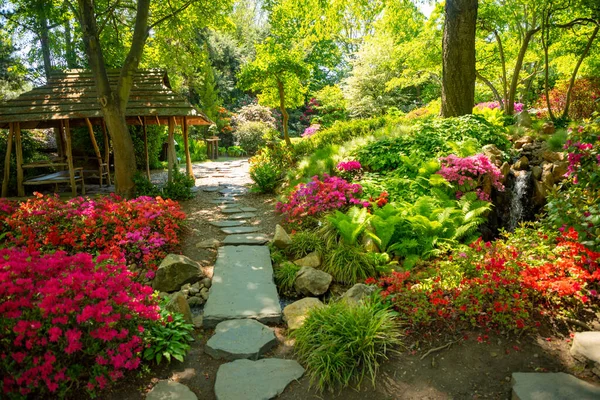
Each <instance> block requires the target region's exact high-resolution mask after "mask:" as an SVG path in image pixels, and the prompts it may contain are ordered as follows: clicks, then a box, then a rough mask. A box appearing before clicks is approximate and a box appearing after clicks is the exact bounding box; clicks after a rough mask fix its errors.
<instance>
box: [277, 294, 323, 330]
mask: <svg viewBox="0 0 600 400" xmlns="http://www.w3.org/2000/svg"><path fill="white" fill-rule="evenodd" d="M319 307H323V303H322V302H321V300H319V299H317V298H316V297H305V298H303V299H302V300H298V301H295V302H293V303H292V304H289V305H288V306H286V307H285V308H284V309H283V320H284V321H285V322H286V323H287V326H288V329H289V330H294V329H298V328H300V327H301V326H302V324H304V320H305V319H306V317H307V316H308V313H309V312H310V310H312V309H314V308H319Z"/></svg>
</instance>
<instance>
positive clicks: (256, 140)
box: [233, 121, 273, 154]
mask: <svg viewBox="0 0 600 400" xmlns="http://www.w3.org/2000/svg"><path fill="white" fill-rule="evenodd" d="M271 130H273V128H272V127H271V126H269V125H267V124H266V123H264V122H260V121H246V122H243V123H241V124H240V125H239V126H238V127H237V128H236V130H235V131H234V132H233V136H234V137H235V142H236V144H238V145H239V146H240V147H242V148H243V149H244V150H246V151H247V152H248V153H249V154H255V153H256V152H257V151H258V149H260V148H261V147H263V146H264V145H265V143H266V141H265V138H264V137H265V135H267V134H268V133H269V132H270V131H271Z"/></svg>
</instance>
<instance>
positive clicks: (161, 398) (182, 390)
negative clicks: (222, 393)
mask: <svg viewBox="0 0 600 400" xmlns="http://www.w3.org/2000/svg"><path fill="white" fill-rule="evenodd" d="M146 400H198V397H197V396H196V395H195V394H194V392H192V391H191V390H190V389H189V388H188V387H187V386H185V385H182V384H181V383H178V382H174V381H159V382H158V383H157V384H156V386H154V388H153V389H152V390H151V391H150V393H148V395H147V396H146Z"/></svg>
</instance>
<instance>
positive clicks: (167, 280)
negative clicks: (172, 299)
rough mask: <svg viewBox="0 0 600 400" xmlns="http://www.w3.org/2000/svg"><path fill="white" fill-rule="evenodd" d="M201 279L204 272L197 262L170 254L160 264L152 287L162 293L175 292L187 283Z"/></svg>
mask: <svg viewBox="0 0 600 400" xmlns="http://www.w3.org/2000/svg"><path fill="white" fill-rule="evenodd" d="M200 279H202V270H201V269H200V265H199V264H198V263H197V262H196V261H193V260H190V259H189V258H187V257H186V256H182V255H179V254H169V255H168V256H166V257H165V259H164V260H162V262H161V263H160V265H159V267H158V270H157V271H156V276H155V277H154V280H153V281H152V287H153V288H154V290H158V291H160V292H174V291H176V290H179V289H180V288H181V286H183V285H185V284H186V283H194V282H197V281H199V280H200Z"/></svg>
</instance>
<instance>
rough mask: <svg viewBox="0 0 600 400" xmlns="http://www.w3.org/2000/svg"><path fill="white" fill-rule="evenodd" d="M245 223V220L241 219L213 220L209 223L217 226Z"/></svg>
mask: <svg viewBox="0 0 600 400" xmlns="http://www.w3.org/2000/svg"><path fill="white" fill-rule="evenodd" d="M245 223H246V221H243V220H238V221H229V220H225V221H213V222H211V223H210V224H211V225H212V226H216V227H217V228H230V227H232V226H240V225H244V224H245Z"/></svg>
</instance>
